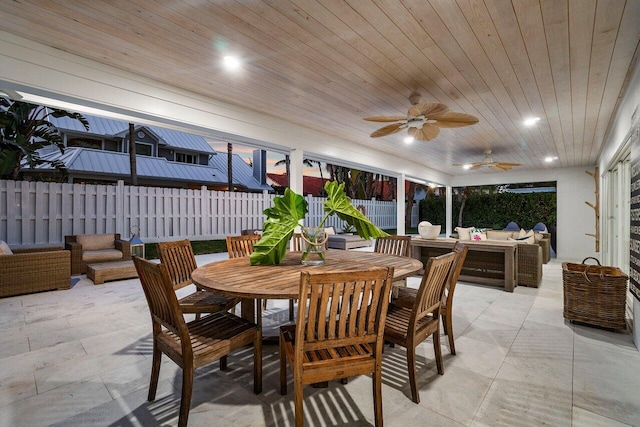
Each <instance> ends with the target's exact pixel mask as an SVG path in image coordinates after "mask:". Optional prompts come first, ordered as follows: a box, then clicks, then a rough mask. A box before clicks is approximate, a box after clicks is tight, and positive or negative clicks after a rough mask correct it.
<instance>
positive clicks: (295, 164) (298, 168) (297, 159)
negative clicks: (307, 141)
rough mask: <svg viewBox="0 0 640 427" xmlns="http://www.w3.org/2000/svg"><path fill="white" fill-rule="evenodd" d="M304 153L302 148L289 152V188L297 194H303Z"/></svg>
mask: <svg viewBox="0 0 640 427" xmlns="http://www.w3.org/2000/svg"><path fill="white" fill-rule="evenodd" d="M303 159H304V153H303V151H302V150H296V149H294V150H291V151H290V152H289V168H290V171H291V176H290V177H289V188H291V190H292V191H294V192H295V193H297V194H300V195H303V184H302V168H303V165H302V160H303Z"/></svg>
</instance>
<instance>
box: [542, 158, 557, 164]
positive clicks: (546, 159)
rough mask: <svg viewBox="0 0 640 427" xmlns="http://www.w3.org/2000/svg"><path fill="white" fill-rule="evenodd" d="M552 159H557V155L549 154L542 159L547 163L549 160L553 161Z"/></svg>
mask: <svg viewBox="0 0 640 427" xmlns="http://www.w3.org/2000/svg"><path fill="white" fill-rule="evenodd" d="M554 160H558V156H549V157H546V158H545V159H544V161H545V162H547V163H551V162H553V161H554Z"/></svg>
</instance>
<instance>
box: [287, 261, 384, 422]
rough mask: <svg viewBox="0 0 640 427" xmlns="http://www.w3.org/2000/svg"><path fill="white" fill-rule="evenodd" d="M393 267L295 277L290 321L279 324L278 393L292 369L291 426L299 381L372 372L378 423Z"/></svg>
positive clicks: (299, 399) (298, 410) (299, 416)
mask: <svg viewBox="0 0 640 427" xmlns="http://www.w3.org/2000/svg"><path fill="white" fill-rule="evenodd" d="M392 278H393V268H370V269H364V270H354V271H351V272H333V273H309V272H303V273H301V277H300V296H301V298H300V300H299V303H298V316H297V323H296V324H295V325H285V326H281V327H280V393H281V394H283V395H284V394H286V393H287V362H288V364H289V366H290V368H291V371H292V373H293V384H294V385H293V387H294V407H295V425H296V426H297V427H300V426H302V424H303V420H304V412H303V387H304V385H305V384H312V383H318V382H322V381H330V380H335V379H342V378H346V377H350V376H354V375H362V374H369V373H372V374H373V401H374V412H375V424H376V426H382V378H381V376H382V345H383V340H382V335H383V330H384V323H385V315H386V312H387V308H388V306H389V303H388V302H389V293H390V291H391V281H392Z"/></svg>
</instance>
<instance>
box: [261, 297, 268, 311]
mask: <svg viewBox="0 0 640 427" xmlns="http://www.w3.org/2000/svg"><path fill="white" fill-rule="evenodd" d="M262 309H263V310H266V309H267V300H266V299H263V300H262Z"/></svg>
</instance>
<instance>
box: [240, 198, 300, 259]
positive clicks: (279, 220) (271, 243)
mask: <svg viewBox="0 0 640 427" xmlns="http://www.w3.org/2000/svg"><path fill="white" fill-rule="evenodd" d="M273 204H274V205H273V207H271V208H267V209H265V210H264V214H265V215H266V216H267V220H266V221H265V223H264V232H263V233H262V238H261V239H260V240H259V241H258V242H257V243H256V244H254V245H253V249H254V252H253V253H252V254H251V257H250V263H251V265H256V264H263V265H271V264H279V263H280V261H281V260H282V259H283V258H284V256H285V255H286V253H287V248H288V247H289V240H291V236H292V235H293V231H294V229H295V228H296V227H297V226H298V225H299V223H298V222H299V220H301V219H304V217H305V215H306V214H307V212H308V203H307V201H306V200H305V199H304V197H302V196H300V195H299V194H296V193H294V192H293V191H291V190H290V189H289V188H287V189H286V190H285V192H284V196H283V197H275V198H274V199H273Z"/></svg>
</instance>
